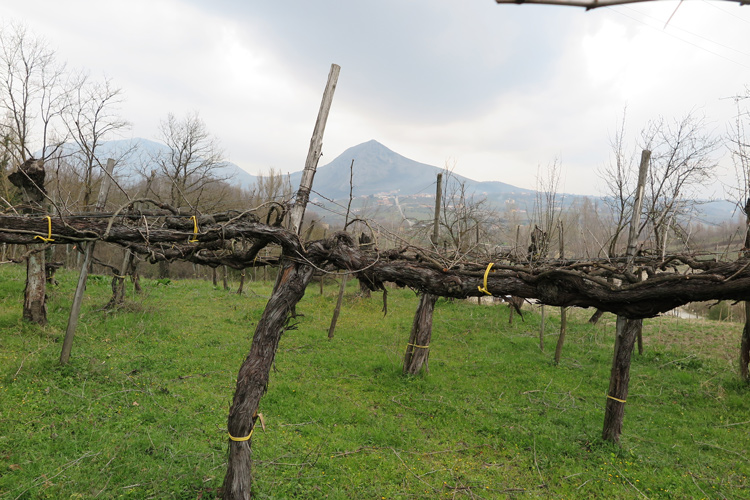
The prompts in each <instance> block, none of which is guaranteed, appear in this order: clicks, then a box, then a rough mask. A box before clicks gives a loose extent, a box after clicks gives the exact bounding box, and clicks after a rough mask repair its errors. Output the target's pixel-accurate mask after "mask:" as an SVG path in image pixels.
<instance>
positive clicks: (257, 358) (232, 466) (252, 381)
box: [222, 259, 313, 500]
mask: <svg viewBox="0 0 750 500" xmlns="http://www.w3.org/2000/svg"><path fill="white" fill-rule="evenodd" d="M312 275H313V267H311V266H307V265H303V264H299V263H295V262H292V261H290V260H288V259H284V260H283V261H282V263H281V268H280V270H279V273H278V276H277V279H276V285H275V286H274V289H273V293H272V294H271V298H270V299H269V300H268V303H267V304H266V308H265V310H264V311H263V315H262V316H261V319H260V321H259V322H258V326H257V327H256V328H255V335H254V336H253V343H252V346H251V347H250V353H249V354H248V355H247V357H246V358H245V361H244V362H243V363H242V366H241V367H240V371H239V375H238V376H237V385H236V388H235V391H234V398H233V400H232V407H231V409H230V411H229V419H228V421H227V429H228V431H229V435H230V436H232V437H234V438H240V439H241V438H245V437H247V436H250V435H251V431H252V430H253V428H254V423H253V417H254V416H255V415H256V414H257V411H258V405H259V403H260V398H261V397H262V396H263V394H264V393H265V392H266V389H267V388H268V380H269V372H270V370H271V366H272V364H273V360H274V356H275V354H276V348H277V347H278V345H279V340H280V339H281V335H282V333H283V332H284V325H285V323H286V321H287V319H288V317H289V313H290V312H291V310H292V307H293V306H294V305H296V304H297V302H299V301H300V299H302V297H303V296H304V294H305V287H306V286H307V285H308V283H309V282H310V279H312ZM251 444H252V441H251V439H248V440H245V441H235V440H232V439H230V440H229V461H228V464H227V473H226V476H225V477H224V485H223V487H222V490H223V492H222V498H223V499H224V500H247V499H249V498H250V489H251V485H252V471H251V466H252V453H251Z"/></svg>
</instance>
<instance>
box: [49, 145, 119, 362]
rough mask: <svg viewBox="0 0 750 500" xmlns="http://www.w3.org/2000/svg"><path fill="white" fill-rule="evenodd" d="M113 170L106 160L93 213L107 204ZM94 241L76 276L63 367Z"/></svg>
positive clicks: (77, 315) (70, 344) (86, 252)
mask: <svg viewBox="0 0 750 500" xmlns="http://www.w3.org/2000/svg"><path fill="white" fill-rule="evenodd" d="M114 168H115V160H113V159H112V158H110V159H108V160H107V167H106V175H104V176H103V177H102V183H101V186H100V187H99V196H98V197H97V199H96V207H95V209H94V211H95V212H100V211H101V210H102V209H104V205H105V204H106V203H107V196H108V195H109V187H110V186H111V185H112V171H113V170H114ZM95 243H96V242H94V241H90V242H88V243H86V249H85V250H84V254H83V264H82V265H81V273H80V274H79V275H78V285H77V286H76V292H75V294H74V295H73V305H72V306H71V308H70V316H69V317H68V328H67V329H66V330H65V338H64V339H63V345H62V352H61V353H60V364H61V365H64V364H66V363H67V362H68V360H69V359H70V351H71V349H73V337H74V336H75V333H76V328H77V327H78V317H79V316H80V314H81V304H82V303H83V292H84V291H85V290H86V279H87V278H88V275H89V264H90V263H91V255H92V254H93V253H94V246H95Z"/></svg>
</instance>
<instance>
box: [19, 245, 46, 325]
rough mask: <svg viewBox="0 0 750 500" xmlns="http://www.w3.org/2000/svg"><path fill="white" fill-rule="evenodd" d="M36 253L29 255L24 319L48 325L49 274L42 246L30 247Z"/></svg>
mask: <svg viewBox="0 0 750 500" xmlns="http://www.w3.org/2000/svg"><path fill="white" fill-rule="evenodd" d="M29 248H30V249H36V251H34V252H31V253H30V254H29V258H28V261H27V262H26V288H25V289H24V292H23V319H25V320H26V321H31V322H32V323H37V324H39V325H42V326H44V325H46V324H47V303H46V301H45V299H46V294H47V272H46V271H45V269H44V260H45V259H44V250H43V246H41V245H29Z"/></svg>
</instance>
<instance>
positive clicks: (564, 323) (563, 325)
mask: <svg viewBox="0 0 750 500" xmlns="http://www.w3.org/2000/svg"><path fill="white" fill-rule="evenodd" d="M558 224H559V230H560V260H563V259H564V258H565V242H564V240H563V223H562V221H560V222H559V223H558ZM567 329H568V308H567V307H561V308H560V335H559V336H558V337H557V346H556V347H555V364H558V363H560V357H562V349H563V344H564V343H565V333H566V331H567Z"/></svg>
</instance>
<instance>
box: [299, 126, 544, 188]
mask: <svg viewBox="0 0 750 500" xmlns="http://www.w3.org/2000/svg"><path fill="white" fill-rule="evenodd" d="M352 160H354V182H353V184H354V190H353V195H354V197H359V196H370V195H376V196H377V195H381V196H395V195H399V196H405V195H414V194H420V193H429V194H433V193H434V191H435V187H434V184H435V178H436V176H437V174H438V173H439V172H442V171H443V169H442V168H438V167H435V166H432V165H427V164H425V163H419V162H417V161H414V160H410V159H409V158H406V157H404V156H401V155H400V154H398V153H396V152H394V151H391V150H390V149H388V148H387V147H385V146H384V145H382V144H381V143H379V142H377V141H375V140H371V141H368V142H364V143H362V144H359V145H357V146H353V147H351V148H349V149H347V150H346V151H344V152H343V153H341V154H340V155H339V156H337V157H336V158H335V159H334V160H333V161H331V162H330V163H328V164H326V165H323V166H320V167H318V170H317V172H316V174H315V182H314V185H313V189H314V190H315V191H317V192H318V193H320V194H322V195H323V196H326V197H327V198H331V199H348V198H349V167H350V165H351V163H352ZM301 177H302V172H295V173H292V174H291V181H292V186H298V185H299V181H300V179H301ZM454 177H455V178H456V179H457V180H459V181H461V182H466V185H467V187H468V188H469V190H470V191H472V192H475V193H477V194H486V195H487V196H488V197H494V196H495V195H500V194H504V195H510V194H513V193H516V194H533V192H534V191H532V190H528V189H521V188H517V187H515V186H511V185H510V184H505V183H503V182H478V181H474V180H472V179H468V178H466V177H463V176H460V175H457V174H454Z"/></svg>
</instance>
